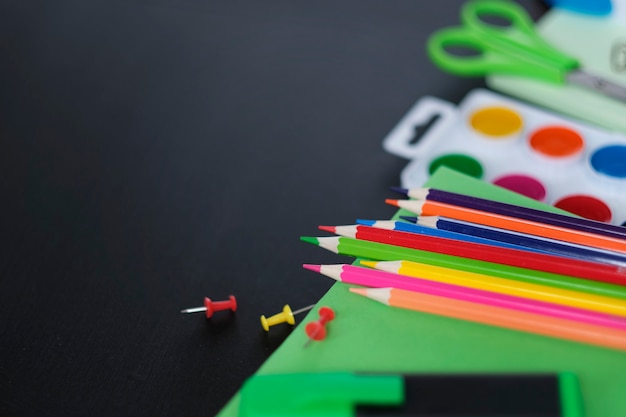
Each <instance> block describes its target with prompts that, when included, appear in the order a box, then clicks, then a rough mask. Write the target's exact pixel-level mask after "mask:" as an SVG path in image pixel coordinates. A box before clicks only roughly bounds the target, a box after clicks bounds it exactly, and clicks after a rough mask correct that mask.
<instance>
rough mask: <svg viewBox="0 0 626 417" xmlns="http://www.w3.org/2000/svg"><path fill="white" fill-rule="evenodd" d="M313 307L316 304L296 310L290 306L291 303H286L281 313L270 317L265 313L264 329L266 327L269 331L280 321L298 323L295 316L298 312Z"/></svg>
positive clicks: (263, 319) (262, 324)
mask: <svg viewBox="0 0 626 417" xmlns="http://www.w3.org/2000/svg"><path fill="white" fill-rule="evenodd" d="M313 307H315V304H311V305H310V306H307V307H303V308H301V309H299V310H296V311H291V307H289V304H285V306H284V307H283V311H281V312H280V313H277V314H274V315H273V316H271V317H269V318H266V317H265V316H264V315H263V316H261V326H263V329H265V331H266V332H269V330H270V327H272V326H275V325H277V324H280V323H285V322H286V323H289V324H291V325H292V326H293V325H294V324H296V319H295V318H294V316H295V315H296V314H300V313H303V312H305V311H308V310H310V309H312V308H313Z"/></svg>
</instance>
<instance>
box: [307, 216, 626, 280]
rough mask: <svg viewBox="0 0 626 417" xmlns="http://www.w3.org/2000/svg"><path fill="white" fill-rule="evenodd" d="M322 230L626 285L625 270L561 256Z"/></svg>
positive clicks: (372, 231) (360, 230)
mask: <svg viewBox="0 0 626 417" xmlns="http://www.w3.org/2000/svg"><path fill="white" fill-rule="evenodd" d="M319 228H320V229H321V230H324V231H327V232H330V233H335V234H338V235H340V236H345V237H353V238H356V239H363V240H368V241H370V242H378V243H386V244H390V245H396V246H401V247H405V248H410V249H417V250H422V251H427V252H435V253H439V254H445V255H452V256H458V257H461V258H468V259H474V260H479V261H485V262H492V263H494V264H502V265H509V266H515V267H519V268H526V269H532V270H537V271H544V272H551V273H554V274H561V275H568V276H572V277H577V278H585V279H589V280H593V281H600V282H606V283H609V284H616V285H626V268H624V267H622V266H616V265H611V264H601V263H597V262H589V261H584V260H578V259H570V258H563V257H561V256H555V255H548V254H542V253H534V254H532V256H531V255H529V254H528V252H526V251H522V250H517V249H510V248H503V247H498V246H492V245H484V244H481V243H472V244H469V245H468V244H467V243H466V242H460V241H458V240H454V239H446V238H440V237H435V236H425V235H416V234H414V233H408V232H401V231H397V230H386V229H378V228H375V227H370V226H363V225H346V226H320V227H319Z"/></svg>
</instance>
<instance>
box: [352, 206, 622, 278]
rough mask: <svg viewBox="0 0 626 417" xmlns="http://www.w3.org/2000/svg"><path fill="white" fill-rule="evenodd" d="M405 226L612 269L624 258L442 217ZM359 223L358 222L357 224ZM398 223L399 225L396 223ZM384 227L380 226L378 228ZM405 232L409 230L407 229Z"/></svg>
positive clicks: (415, 220)
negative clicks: (598, 264) (485, 240)
mask: <svg viewBox="0 0 626 417" xmlns="http://www.w3.org/2000/svg"><path fill="white" fill-rule="evenodd" d="M401 218H402V219H403V220H405V221H407V222H410V223H415V225H416V226H418V227H427V228H433V229H434V230H440V231H450V232H452V233H455V234H465V233H467V234H468V235H470V236H472V237H479V236H480V237H482V238H485V239H487V241H488V242H489V241H494V242H506V243H509V244H512V245H518V246H519V247H524V248H528V249H534V250H536V251H540V252H542V253H552V254H558V255H561V256H567V257H572V258H577V259H587V260H590V261H594V262H604V263H610V264H613V265H625V266H626V256H624V255H622V254H620V253H617V252H612V251H605V250H601V249H595V248H591V247H589V246H583V245H577V244H572V243H569V242H564V241H562V240H555V239H548V238H543V237H540V236H533V235H529V234H526V233H519V232H511V231H509V230H502V229H498V228H495V227H489V226H483V225H479V224H475V223H469V222H464V221H461V220H455V219H450V218H447V217H441V216H422V217H412V216H401ZM358 222H359V221H358V220H357V223H358ZM398 223H400V222H398ZM381 224H383V226H379V225H381ZM372 226H373V227H384V223H381V222H379V221H376V222H375V223H372ZM406 231H408V232H410V231H411V230H410V229H408V227H407V228H406Z"/></svg>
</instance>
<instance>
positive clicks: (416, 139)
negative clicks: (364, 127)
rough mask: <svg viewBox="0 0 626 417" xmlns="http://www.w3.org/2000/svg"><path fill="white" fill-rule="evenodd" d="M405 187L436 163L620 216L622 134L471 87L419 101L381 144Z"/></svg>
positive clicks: (572, 206) (625, 216)
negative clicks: (398, 165) (401, 163)
mask: <svg viewBox="0 0 626 417" xmlns="http://www.w3.org/2000/svg"><path fill="white" fill-rule="evenodd" d="M383 147H384V148H385V150H386V151H388V152H390V153H392V154H395V155H398V156H401V157H403V158H406V159H410V160H411V161H410V162H409V164H408V165H407V166H406V167H405V168H404V169H403V170H402V173H401V178H400V179H401V184H402V186H403V187H405V188H415V187H421V186H422V185H423V184H424V183H425V182H426V180H427V179H428V177H429V176H430V175H431V174H432V173H433V172H434V171H435V170H436V169H437V168H438V167H439V166H441V165H445V166H448V167H449V168H452V169H455V170H457V171H460V172H463V173H465V174H467V175H470V176H472V177H475V178H479V179H481V180H483V181H486V182H490V183H492V184H495V185H498V186H501V187H503V188H506V189H509V190H511V191H515V192H518V193H520V194H523V195H525V196H527V197H531V198H533V199H535V200H538V201H541V202H543V203H546V204H550V205H552V206H554V207H558V208H561V209H563V210H566V211H568V212H571V213H574V214H577V215H579V216H581V217H585V218H588V219H593V220H598V221H602V222H606V223H611V224H617V225H621V224H623V223H624V222H625V221H626V136H625V135H622V134H621V133H615V132H609V131H606V130H603V129H601V128H598V127H596V126H590V125H586V124H584V123H582V122H580V121H575V120H572V119H568V118H566V117H563V116H560V115H557V114H554V113H550V112H549V111H546V110H542V109H539V108H537V107H534V106H531V105H528V104H525V103H523V102H520V101H517V100H514V99H511V98H508V97H505V96H502V95H499V94H497V93H493V92H491V91H488V90H483V89H477V90H473V91H471V92H470V93H469V94H468V95H467V96H466V97H465V98H464V99H463V100H462V102H461V103H459V104H458V105H454V104H451V103H449V102H446V101H444V100H441V99H438V98H435V97H424V98H422V99H420V100H419V101H418V102H417V103H416V104H415V105H414V106H413V107H412V108H411V109H410V110H409V111H408V113H407V114H406V115H405V116H404V117H403V118H402V119H401V120H400V122H399V123H398V124H397V125H396V126H395V127H394V128H393V129H392V130H391V132H390V133H389V134H388V135H387V136H386V137H385V139H384V141H383Z"/></svg>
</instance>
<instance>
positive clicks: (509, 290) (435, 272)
mask: <svg viewBox="0 0 626 417" xmlns="http://www.w3.org/2000/svg"><path fill="white" fill-rule="evenodd" d="M360 263H361V265H364V266H368V267H371V268H375V269H379V270H382V271H387V272H393V273H396V274H400V275H404V276H409V277H413V278H422V279H426V280H430V281H436V282H444V283H447V284H454V285H460V286H463V287H468V288H475V289H479V290H485V291H492V292H496V293H500V294H508V295H514V296H517V297H524V298H529V299H533V300H539V301H546V302H550V303H554V304H560V305H565V306H570V307H577V308H583V309H587V310H591V311H597V312H602V313H608V314H614V315H618V316H622V317H626V301H624V300H621V299H617V298H612V297H605V296H601V295H595V294H588V293H585V292H582V291H573V290H564V289H560V288H555V287H550V286H547V285H539V284H530V283H527V282H522V281H516V280H512V279H505V278H498V277H493V276H489V275H484V274H478V273H474V272H467V271H461V270H458V269H452V268H444V267H440V266H435V265H427V264H421V263H418V262H411V261H380V262H373V261H360Z"/></svg>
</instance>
